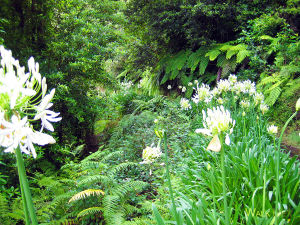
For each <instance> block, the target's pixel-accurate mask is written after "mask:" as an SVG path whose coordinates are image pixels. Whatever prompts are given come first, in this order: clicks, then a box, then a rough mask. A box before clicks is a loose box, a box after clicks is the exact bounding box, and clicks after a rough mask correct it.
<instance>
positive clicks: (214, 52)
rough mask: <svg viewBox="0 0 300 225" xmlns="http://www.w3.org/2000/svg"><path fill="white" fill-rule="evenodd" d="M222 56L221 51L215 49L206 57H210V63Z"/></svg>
mask: <svg viewBox="0 0 300 225" xmlns="http://www.w3.org/2000/svg"><path fill="white" fill-rule="evenodd" d="M220 54H221V51H220V50H219V49H217V48H214V49H212V50H210V51H208V52H207V53H206V54H205V57H209V60H210V61H214V60H215V59H216V58H217V57H218V56H219V55H220Z"/></svg>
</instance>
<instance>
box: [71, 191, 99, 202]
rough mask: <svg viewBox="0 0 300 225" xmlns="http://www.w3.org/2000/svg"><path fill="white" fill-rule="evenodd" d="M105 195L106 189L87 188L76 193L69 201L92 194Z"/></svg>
mask: <svg viewBox="0 0 300 225" xmlns="http://www.w3.org/2000/svg"><path fill="white" fill-rule="evenodd" d="M102 195H104V191H102V190H99V189H87V190H84V191H81V192H79V193H77V194H75V195H74V196H73V197H72V198H71V199H70V200H69V202H73V201H78V200H80V199H86V198H87V197H90V196H102Z"/></svg>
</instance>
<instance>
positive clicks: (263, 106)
mask: <svg viewBox="0 0 300 225" xmlns="http://www.w3.org/2000/svg"><path fill="white" fill-rule="evenodd" d="M259 108H260V110H261V112H262V114H265V113H266V112H267V111H268V110H269V106H267V105H266V104H264V103H262V104H260V107H259Z"/></svg>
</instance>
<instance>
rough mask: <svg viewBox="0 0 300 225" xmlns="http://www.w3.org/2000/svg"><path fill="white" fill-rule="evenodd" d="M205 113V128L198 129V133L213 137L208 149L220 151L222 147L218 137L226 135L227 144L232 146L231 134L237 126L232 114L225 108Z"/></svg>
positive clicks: (221, 107) (209, 110)
mask: <svg viewBox="0 0 300 225" xmlns="http://www.w3.org/2000/svg"><path fill="white" fill-rule="evenodd" d="M202 113H203V126H204V128H200V129H196V131H195V132H196V133H202V134H205V135H209V136H213V139H212V140H211V142H210V144H209V145H208V147H207V149H208V150H212V151H217V152H218V151H220V149H221V147H220V146H221V145H220V140H219V138H218V136H219V135H220V134H226V136H225V143H226V144H228V145H229V144H230V138H229V135H228V134H229V133H232V130H233V127H234V125H235V120H232V118H231V116H230V112H229V111H228V110H225V109H224V107H223V106H220V107H219V106H218V107H217V108H213V109H208V110H207V115H206V113H205V111H204V110H203V111H202Z"/></svg>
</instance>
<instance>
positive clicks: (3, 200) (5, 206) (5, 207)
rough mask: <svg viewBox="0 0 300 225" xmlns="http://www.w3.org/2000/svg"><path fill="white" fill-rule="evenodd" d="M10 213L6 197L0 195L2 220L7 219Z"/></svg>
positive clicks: (0, 216)
mask: <svg viewBox="0 0 300 225" xmlns="http://www.w3.org/2000/svg"><path fill="white" fill-rule="evenodd" d="M8 213H9V206H8V202H7V200H6V198H5V196H4V195H2V194H0V218H4V217H7V214H8Z"/></svg>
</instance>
